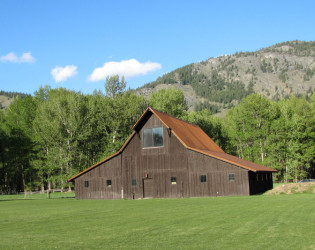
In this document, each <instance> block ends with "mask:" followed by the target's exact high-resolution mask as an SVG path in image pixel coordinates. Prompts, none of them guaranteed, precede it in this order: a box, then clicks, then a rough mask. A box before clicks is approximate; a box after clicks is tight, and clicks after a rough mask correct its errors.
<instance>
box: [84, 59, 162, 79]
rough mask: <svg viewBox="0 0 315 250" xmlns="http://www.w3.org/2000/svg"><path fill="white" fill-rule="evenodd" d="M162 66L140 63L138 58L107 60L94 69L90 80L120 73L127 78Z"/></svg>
mask: <svg viewBox="0 0 315 250" xmlns="http://www.w3.org/2000/svg"><path fill="white" fill-rule="evenodd" d="M161 67H162V66H161V64H159V63H152V62H145V63H140V62H138V61H137V60H136V59H130V60H126V61H121V62H107V63H104V65H103V67H99V68H96V69H94V70H93V73H92V74H91V75H90V76H89V78H88V81H90V82H95V81H100V80H105V79H106V77H107V76H113V75H120V76H124V77H126V78H128V77H134V76H139V75H145V74H147V73H148V72H151V71H154V70H158V69H160V68H161Z"/></svg>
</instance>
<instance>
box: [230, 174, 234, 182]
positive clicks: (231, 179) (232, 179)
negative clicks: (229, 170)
mask: <svg viewBox="0 0 315 250" xmlns="http://www.w3.org/2000/svg"><path fill="white" fill-rule="evenodd" d="M229 181H230V182H232V181H235V174H229Z"/></svg>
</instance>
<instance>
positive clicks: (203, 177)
mask: <svg viewBox="0 0 315 250" xmlns="http://www.w3.org/2000/svg"><path fill="white" fill-rule="evenodd" d="M200 182H201V183H206V182H207V175H205V174H202V175H200Z"/></svg>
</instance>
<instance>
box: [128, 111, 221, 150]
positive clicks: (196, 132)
mask: <svg viewBox="0 0 315 250" xmlns="http://www.w3.org/2000/svg"><path fill="white" fill-rule="evenodd" d="M147 112H152V113H153V114H155V115H156V116H157V117H158V118H159V119H160V121H161V122H162V123H163V124H164V125H165V126H166V127H167V128H168V129H170V130H171V131H172V133H173V134H174V135H175V136H176V137H177V138H178V139H179V140H180V141H181V143H182V144H183V145H184V146H185V147H186V148H197V149H204V150H209V151H214V152H224V151H223V150H222V149H221V148H220V147H219V146H218V145H217V144H216V143H215V142H214V141H213V140H211V138H210V137H209V136H208V135H207V134H206V133H205V132H204V131H203V130H202V129H201V128H200V127H199V126H197V125H193V124H191V123H189V122H186V121H183V120H180V119H178V118H175V117H173V116H170V115H167V114H165V113H163V112H161V111H158V110H156V109H153V108H150V107H149V108H147V109H146V111H145V112H144V113H143V115H142V116H141V117H140V119H139V120H138V121H137V122H136V124H135V125H134V126H133V128H132V129H134V130H136V129H137V127H138V126H139V124H140V122H141V121H142V119H143V117H145V115H146V113H147Z"/></svg>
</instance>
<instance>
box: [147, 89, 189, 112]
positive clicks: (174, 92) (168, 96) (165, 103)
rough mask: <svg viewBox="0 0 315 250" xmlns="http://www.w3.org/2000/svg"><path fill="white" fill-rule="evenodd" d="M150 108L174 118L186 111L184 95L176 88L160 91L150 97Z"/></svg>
mask: <svg viewBox="0 0 315 250" xmlns="http://www.w3.org/2000/svg"><path fill="white" fill-rule="evenodd" d="M149 102H150V106H151V107H152V108H155V109H157V110H160V111H162V112H165V113H167V114H169V115H172V116H175V117H181V116H182V115H183V113H184V112H185V111H187V110H188V107H187V104H186V101H185V97H184V94H183V93H182V92H181V91H180V90H179V89H176V88H171V89H161V90H159V91H157V92H155V93H153V94H152V95H151V96H150V101H149Z"/></svg>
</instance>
